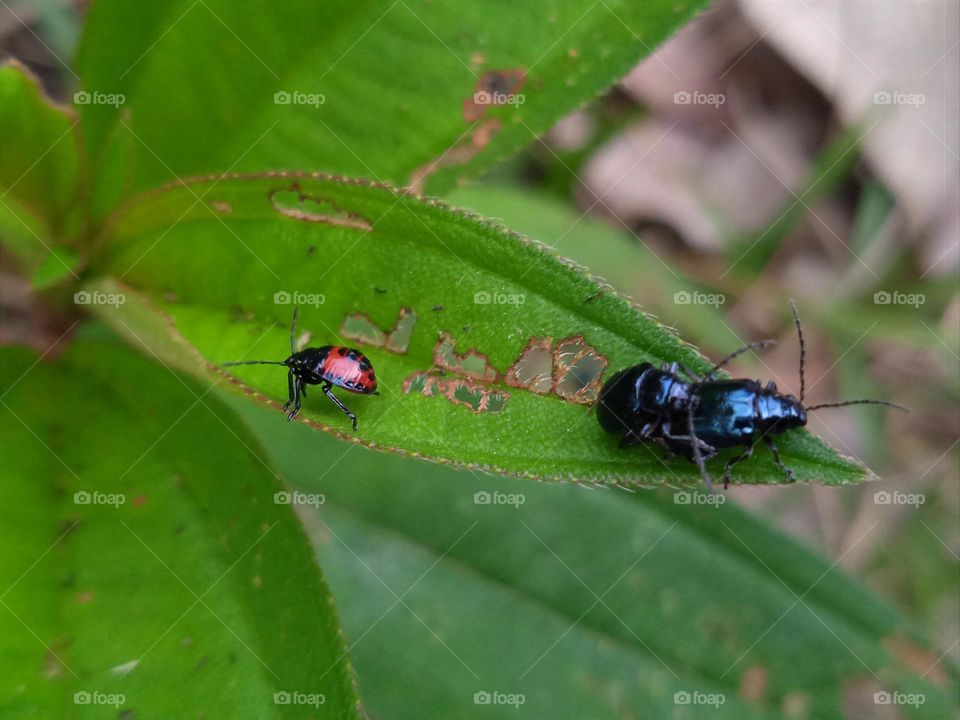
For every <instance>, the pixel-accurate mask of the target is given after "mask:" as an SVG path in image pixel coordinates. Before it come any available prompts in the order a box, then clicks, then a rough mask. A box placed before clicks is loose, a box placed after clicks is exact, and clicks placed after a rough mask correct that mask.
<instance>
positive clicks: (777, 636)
mask: <svg viewBox="0 0 960 720" xmlns="http://www.w3.org/2000/svg"><path fill="white" fill-rule="evenodd" d="M230 404H231V405H236V406H237V407H238V409H239V410H240V411H241V414H242V416H243V417H244V418H245V420H247V422H248V423H250V425H251V427H252V428H253V429H254V431H255V433H256V434H257V435H258V437H260V438H261V440H262V441H263V443H264V445H265V446H266V447H267V449H268V452H269V454H270V456H271V457H272V458H274V461H275V463H276V466H277V467H278V469H279V470H280V472H281V474H282V475H283V476H284V478H285V479H287V480H289V481H290V482H292V483H293V484H294V485H295V486H296V487H298V488H299V489H301V490H303V491H308V492H323V493H324V494H325V497H326V503H325V505H324V506H323V508H322V512H320V513H310V514H308V515H306V516H305V522H306V524H307V526H308V527H309V528H312V531H311V536H312V537H313V538H314V542H315V543H316V545H317V548H318V551H319V557H320V561H321V563H322V565H323V567H324V569H325V571H326V572H327V576H328V577H329V578H330V582H331V586H332V588H333V592H334V597H335V598H336V599H337V600H338V603H339V605H340V607H341V608H342V614H343V619H344V628H345V631H346V633H347V636H348V638H349V639H350V642H351V646H352V652H353V656H354V659H355V663H356V667H357V673H358V678H359V681H360V684H361V686H362V687H363V688H364V702H365V705H366V707H367V708H368V709H369V711H370V713H371V715H373V716H377V717H390V718H395V719H396V720H405V719H407V718H410V719H414V718H417V719H419V718H423V717H456V718H464V720H470V719H471V718H490V717H497V718H512V717H523V718H525V719H528V720H539V719H541V718H542V719H544V720H547V719H549V720H566V719H570V720H573V719H577V720H580V719H581V718H613V717H650V718H671V717H676V718H716V719H717V720H728V719H729V720H754V719H758V718H765V719H772V718H783V719H784V720H788V719H794V718H798V717H800V718H806V719H807V720H819V719H823V720H828V719H829V720H839V719H840V718H857V717H864V718H866V717H880V715H879V712H880V711H882V710H883V709H884V708H882V707H879V706H878V705H877V704H876V703H875V702H874V697H873V694H874V693H876V692H884V691H887V692H892V691H898V692H903V693H922V694H923V698H924V704H923V705H922V706H920V707H919V708H914V707H910V706H907V705H905V704H903V703H902V702H901V703H899V704H898V708H897V709H898V711H900V712H902V713H903V715H902V716H898V717H905V718H930V719H933V718H944V717H949V716H950V714H951V713H952V712H953V708H954V706H955V700H956V690H957V672H956V667H955V666H954V665H953V664H952V663H951V662H950V661H949V660H944V659H942V658H941V654H942V650H941V649H937V648H936V647H935V646H933V645H932V644H931V643H930V641H929V638H927V637H925V636H924V635H923V634H921V633H918V631H917V630H916V626H915V624H914V623H912V622H910V621H908V620H907V619H905V618H904V617H903V616H902V615H900V614H899V613H898V612H896V611H895V610H893V609H892V608H891V607H890V606H889V605H888V604H887V603H886V602H885V601H883V600H882V599H881V598H879V597H878V596H876V595H875V594H873V593H872V592H870V591H869V590H867V589H866V588H864V587H863V586H862V585H861V584H859V583H858V582H857V581H855V580H854V579H852V578H851V577H850V576H848V575H847V574H846V573H844V572H843V570H842V569H840V568H839V567H837V563H835V562H831V561H828V560H826V559H824V558H822V557H818V556H816V555H814V554H812V553H811V552H810V551H809V550H808V549H807V548H805V547H804V546H803V545H801V544H800V543H798V542H796V541H795V540H792V539H791V538H789V537H787V536H785V535H783V534H780V533H778V532H776V531H774V530H772V529H770V528H769V527H767V526H765V525H764V524H763V523H762V522H760V521H758V520H756V519H753V518H751V517H750V516H749V515H748V514H746V513H745V512H743V511H742V510H740V509H739V508H738V507H737V506H736V505H735V504H734V503H733V500H732V498H730V497H729V496H721V497H719V498H718V496H704V495H697V496H693V495H690V494H689V493H685V492H684V491H681V492H680V493H677V494H674V493H671V492H662V491H661V492H651V491H643V492H638V493H633V494H628V493H624V492H621V491H617V490H613V491H608V492H599V491H589V490H587V489H585V488H579V487H557V486H547V485H541V484H536V483H526V482H523V481H520V480H505V479H491V478H487V477H480V476H477V475H476V474H472V473H468V472H453V471H451V470H449V469H446V468H442V467H436V466H431V465H428V464H425V463H417V462H412V461H409V460H405V459H400V458H391V457H384V456H383V455H376V456H375V455H373V454H371V453H364V452H357V451H347V452H344V451H342V450H341V446H339V445H337V444H336V443H335V442H333V441H332V440H330V439H327V438H322V437H316V436H315V435H311V434H309V433H308V432H306V431H305V430H304V429H302V428H296V429H290V428H288V427H284V426H282V425H281V424H279V423H276V422H274V420H273V419H272V418H271V417H270V415H269V414H268V413H265V412H263V411H262V410H257V409H256V408H254V407H253V406H251V405H249V404H246V405H245V406H243V407H241V405H242V403H241V402H240V401H239V400H237V401H231V403H230ZM475 493H481V496H480V498H479V499H480V500H481V501H482V500H484V499H490V500H491V502H489V503H488V504H478V503H477V499H476V498H475ZM494 493H496V494H497V495H496V496H495V497H494ZM483 494H485V495H483ZM693 497H695V498H696V499H697V500H699V501H701V502H702V503H704V501H706V502H705V503H704V504H692V503H687V504H683V503H682V502H681V501H682V500H684V499H690V498H693ZM708 497H712V500H709V499H708ZM511 499H512V500H513V501H514V502H513V504H511V503H510V502H509V501H510V500H511ZM724 499H726V502H725V503H723V504H722V505H720V506H719V507H718V506H717V505H716V503H717V502H721V501H722V500H724ZM891 512H893V511H891ZM885 525H886V521H885V520H881V522H880V523H878V524H874V525H873V526H867V527H864V528H862V530H861V534H858V535H857V536H856V537H854V538H853V540H854V541H855V542H856V543H857V544H858V545H859V544H860V543H870V544H872V543H874V542H876V541H877V539H878V536H879V535H881V534H883V533H884V532H886V530H885ZM398 597H399V598H400V600H398ZM598 598H600V600H598ZM950 640H951V639H950V638H947V639H946V643H949V642H950ZM938 661H939V662H938ZM921 676H922V677H921ZM411 687H416V688H417V692H415V693H412V692H410V688H411ZM493 691H496V692H500V693H504V694H507V695H509V694H522V695H523V696H524V703H523V705H521V706H520V708H519V712H518V711H517V710H515V709H514V707H513V706H511V705H499V706H494V705H492V704H491V705H475V704H474V694H475V693H477V692H493ZM684 692H685V693H689V694H691V695H692V694H693V693H701V694H702V695H701V696H700V697H702V696H703V695H711V694H721V695H722V696H723V699H724V702H723V704H721V705H719V707H714V706H712V705H706V704H701V705H694V704H691V705H689V706H683V705H679V704H676V703H675V702H674V694H675V693H684Z"/></svg>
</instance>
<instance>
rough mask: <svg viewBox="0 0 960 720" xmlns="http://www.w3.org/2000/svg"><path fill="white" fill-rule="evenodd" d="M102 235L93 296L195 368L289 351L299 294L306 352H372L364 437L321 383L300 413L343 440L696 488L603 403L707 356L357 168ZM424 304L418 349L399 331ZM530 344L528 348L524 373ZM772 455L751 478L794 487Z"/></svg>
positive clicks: (242, 188) (239, 186)
mask: <svg viewBox="0 0 960 720" xmlns="http://www.w3.org/2000/svg"><path fill="white" fill-rule="evenodd" d="M101 244H102V248H103V252H102V255H101V257H100V258H99V259H97V260H96V262H95V263H94V264H95V269H96V270H97V271H98V272H100V273H101V274H103V275H105V276H108V277H105V278H104V279H102V280H101V281H99V283H96V284H93V285H91V286H90V290H91V291H92V292H100V293H101V295H100V296H99V301H98V300H97V297H94V302H92V303H91V309H93V310H95V311H96V312H98V313H99V314H100V316H101V317H103V318H104V319H105V320H106V321H107V322H109V323H111V324H112V325H113V327H115V328H116V329H117V330H118V331H119V332H121V333H123V334H125V335H126V336H127V337H128V338H130V339H131V341H132V342H133V343H134V344H135V345H137V346H141V344H142V345H145V346H146V347H148V348H150V349H151V350H152V352H156V353H157V354H158V355H160V356H161V357H163V358H164V359H165V360H166V361H167V362H170V363H172V364H176V365H177V366H178V367H181V368H182V369H184V370H188V371H190V372H194V373H199V374H201V375H203V376H205V377H209V378H213V377H220V378H222V377H224V375H222V374H221V375H219V376H217V375H215V373H217V372H222V371H218V370H217V368H216V367H215V366H216V365H221V364H222V363H224V362H227V361H237V360H250V359H260V360H263V359H266V360H282V359H283V358H285V357H286V356H287V355H288V354H289V339H288V327H289V326H288V323H289V322H290V318H291V314H292V306H291V302H296V303H298V304H299V305H300V318H301V325H300V332H307V333H309V338H308V339H309V344H310V345H311V346H321V345H326V344H349V345H356V346H360V347H361V348H362V350H363V352H364V353H366V354H367V355H368V356H369V357H370V359H371V360H372V362H373V366H374V368H375V369H376V372H377V376H378V378H379V381H380V393H381V394H380V396H379V397H371V396H356V395H349V396H347V395H348V394H345V393H344V392H342V391H341V397H343V398H344V399H345V400H347V401H348V405H349V406H350V407H351V408H352V409H353V410H354V411H355V412H356V413H357V414H358V415H359V417H360V432H359V433H357V434H354V433H352V432H351V431H350V427H349V423H348V421H347V419H346V418H345V417H344V416H343V415H342V414H341V413H340V412H339V411H338V410H337V409H336V408H335V407H334V406H333V405H332V404H331V403H330V402H329V401H328V400H327V399H326V398H324V397H322V395H321V394H320V393H319V392H315V391H313V390H312V391H311V395H310V398H309V399H308V400H307V402H306V404H305V406H304V411H303V413H302V417H303V419H305V420H306V421H307V422H310V423H311V424H314V425H316V426H317V427H320V428H322V429H325V430H329V431H331V432H334V433H336V434H338V435H339V436H341V437H344V438H349V439H351V440H354V441H356V442H361V443H363V444H365V445H368V446H371V447H377V448H381V449H394V450H398V451H401V452H406V453H410V454H416V455H419V456H423V457H427V458H431V459H435V460H440V461H443V462H451V463H457V464H460V465H469V466H472V467H478V468H483V469H486V470H490V471H493V472H500V473H509V474H518V475H525V476H529V477H536V478H552V479H569V480H578V481H589V482H600V483H629V484H662V483H670V484H684V483H695V482H699V477H698V475H697V473H696V472H695V470H694V467H693V466H692V465H691V464H689V463H685V462H679V463H671V464H667V463H665V462H663V460H662V459H661V453H660V452H659V451H655V450H654V448H652V447H648V446H643V447H640V448H634V449H633V451H624V450H621V449H619V448H618V447H617V439H616V438H615V437H613V436H611V435H607V434H605V433H604V432H603V431H602V430H601V429H600V427H599V425H598V424H597V422H596V420H595V418H594V416H593V414H592V412H591V410H590V408H589V405H590V403H591V401H592V399H594V398H595V396H596V393H597V391H598V390H599V386H600V385H601V382H602V376H601V372H603V371H604V370H606V372H607V374H608V375H609V373H610V372H612V371H613V370H616V369H620V368H623V367H626V366H630V365H633V364H636V363H638V362H642V361H650V362H654V363H662V362H666V361H673V360H677V361H680V362H682V363H683V364H684V365H686V366H687V367H690V368H693V369H695V370H696V369H701V370H704V369H706V368H707V367H708V365H707V362H706V361H705V360H704V359H703V358H701V357H699V356H698V355H697V353H696V352H695V350H694V349H693V348H691V347H689V346H687V345H685V344H683V343H682V342H681V341H680V340H679V339H677V338H676V337H675V336H674V335H673V334H672V333H671V332H670V331H669V330H668V329H667V328H664V327H663V326H661V325H660V324H659V323H657V322H656V321H655V320H653V319H651V318H650V317H647V316H645V315H643V314H642V313H640V312H639V311H638V310H637V309H635V308H634V307H632V306H631V305H630V304H628V303H627V302H626V301H624V300H623V299H622V298H620V297H619V296H617V295H616V294H615V293H614V292H613V291H612V290H611V289H610V288H609V286H606V285H603V284H599V283H598V282H596V281H595V280H593V279H591V278H590V277H589V276H587V275H586V274H585V273H583V272H582V271H581V270H579V269H577V268H575V267H571V265H570V264H569V262H561V260H559V259H558V258H557V257H555V256H553V255H551V254H549V253H547V252H546V251H545V250H544V249H543V248H542V247H541V246H539V245H537V244H535V243H532V242H531V241H528V240H525V239H523V238H520V237H518V236H515V235H513V234H511V233H509V232H507V231H505V230H503V229H502V228H500V227H499V226H495V225H492V224H490V223H489V222H487V221H484V220H482V219H481V218H479V217H476V216H473V215H469V214H466V213H464V212H461V211H456V210H453V209H450V208H448V207H446V206H444V205H442V204H440V203H437V202H429V203H428V202H424V201H422V200H419V199H417V198H414V197H412V196H409V195H405V194H403V193H400V192H397V191H394V190H390V189H388V188H385V187H381V186H375V185H370V184H367V183H364V182H362V181H343V180H338V179H334V178H329V177H322V176H309V175H303V174H296V175H295V174H279V173H274V174H269V175H263V176H252V177H226V178H219V179H199V180H196V181H193V182H190V183H187V184H182V185H175V186H172V187H170V188H168V189H167V190H165V191H163V192H160V193H156V194H152V195H150V196H147V197H146V198H144V199H142V200H141V201H140V202H138V203H136V204H134V205H133V206H131V207H130V208H129V209H128V212H126V213H125V214H124V215H123V216H122V217H121V218H118V219H117V220H116V221H115V222H114V223H113V224H112V225H111V229H110V232H109V234H108V235H107V236H106V237H105V238H103V239H102V243H101ZM111 277H112V279H111ZM111 298H114V300H113V301H111ZM414 317H415V323H413V325H412V333H410V335H409V343H408V346H407V345H406V344H404V343H399V344H398V343H397V342H396V341H397V340H398V337H397V335H399V334H400V333H399V332H398V333H396V334H394V335H391V337H390V338H387V337H386V334H387V333H391V332H392V330H393V328H394V327H395V325H396V324H397V323H399V322H400V321H401V320H403V321H404V322H409V321H410V320H412V319H413V318H414ZM409 329H410V328H409V326H408V330H409ZM141 333H146V336H145V337H141V336H140V335H141ZM304 339H306V338H304ZM531 347H534V348H535V350H534V352H533V355H534V362H532V363H528V362H526V360H525V361H524V363H521V364H520V366H519V370H518V366H517V362H518V360H519V359H520V358H521V357H522V356H523V355H524V353H525V352H526V351H527V350H528V349H530V348H531ZM541 348H542V350H541ZM458 355H459V356H460V358H463V359H462V360H460V359H458V358H457V357H456V356H458ZM572 360H576V362H575V363H573V365H572V366H571V361H572ZM435 366H439V367H440V368H441V369H442V370H443V374H441V373H440V372H435V371H434V368H435ZM513 372H517V373H518V374H519V376H520V379H517V378H515V377H513V376H512V373H513ZM231 376H233V377H235V378H240V379H241V380H242V381H243V383H244V384H245V386H244V387H242V388H241V387H240V386H239V385H234V384H230V385H231V387H234V388H235V389H238V390H245V391H246V392H247V393H248V394H250V395H252V396H254V397H256V398H257V399H258V400H260V401H267V402H269V403H270V404H272V405H273V406H274V407H278V406H279V405H280V404H282V403H283V402H284V401H285V400H286V397H285V396H286V390H287V385H286V378H285V377H284V373H283V370H282V369H278V368H276V367H262V366H253V367H241V368H231ZM551 376H552V380H553V383H552V384H551ZM315 396H316V397H315ZM279 420H280V416H279V414H278V421H279ZM782 451H783V453H784V454H785V455H786V456H787V458H788V459H787V462H788V463H789V464H790V465H791V466H793V467H795V469H796V470H797V471H798V475H799V477H800V478H803V479H820V480H823V481H824V482H827V483H830V484H839V483H844V482H851V481H856V480H859V479H862V477H863V472H864V471H863V468H862V467H860V466H858V465H855V464H853V463H852V461H848V460H845V459H842V458H840V457H838V456H837V455H836V453H835V452H834V451H832V450H830V449H829V448H827V447H826V446H825V445H823V444H822V443H821V442H819V441H818V440H816V439H815V438H813V437H812V436H810V435H808V434H806V433H802V432H796V433H792V434H791V435H790V436H789V437H787V438H786V439H785V440H784V441H783V443H782ZM765 455H766V453H757V456H758V457H757V458H756V459H755V461H753V462H752V463H750V464H747V465H745V466H744V469H743V472H742V473H740V474H739V476H738V477H739V480H740V481H742V482H754V483H760V482H781V481H782V480H783V476H782V475H781V474H780V473H778V472H777V471H776V470H775V469H774V467H773V464H772V462H771V460H770V459H769V458H768V457H765Z"/></svg>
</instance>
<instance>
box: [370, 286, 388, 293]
mask: <svg viewBox="0 0 960 720" xmlns="http://www.w3.org/2000/svg"><path fill="white" fill-rule="evenodd" d="M373 291H374V292H375V293H376V294H377V295H383V294H384V293H386V292H387V291H386V290H384V289H383V288H382V287H375V288H373Z"/></svg>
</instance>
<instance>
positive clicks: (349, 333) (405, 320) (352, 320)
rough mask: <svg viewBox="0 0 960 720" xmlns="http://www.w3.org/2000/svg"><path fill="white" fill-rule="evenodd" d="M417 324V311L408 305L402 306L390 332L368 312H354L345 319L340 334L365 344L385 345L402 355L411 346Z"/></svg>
mask: <svg viewBox="0 0 960 720" xmlns="http://www.w3.org/2000/svg"><path fill="white" fill-rule="evenodd" d="M416 324H417V313H416V311H415V310H413V309H411V308H407V307H402V308H400V312H399V314H398V315H397V321H396V322H395V323H394V324H393V328H391V329H390V331H389V332H384V331H383V330H381V329H380V328H379V327H377V325H376V324H374V322H373V321H372V320H371V319H370V317H369V316H368V315H367V314H366V313H353V314H351V315H347V316H346V317H345V318H344V319H343V324H342V325H341V326H340V334H341V335H343V337H345V338H349V339H350V340H356V341H357V342H359V343H362V344H364V345H372V346H374V347H385V348H386V349H387V350H389V351H391V352H395V353H399V354H401V355H402V354H403V353H405V352H407V349H408V348H409V347H410V337H411V336H412V335H413V328H414V326H415V325H416Z"/></svg>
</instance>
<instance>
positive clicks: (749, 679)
mask: <svg viewBox="0 0 960 720" xmlns="http://www.w3.org/2000/svg"><path fill="white" fill-rule="evenodd" d="M766 689H767V669H766V668H765V667H763V666H762V665H754V666H752V667H749V668H747V669H746V670H745V671H744V672H743V674H742V675H741V676H740V697H742V698H743V699H744V700H760V699H761V698H762V697H763V693H764V691H765V690H766Z"/></svg>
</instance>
